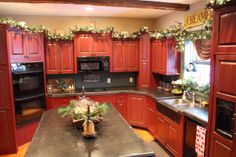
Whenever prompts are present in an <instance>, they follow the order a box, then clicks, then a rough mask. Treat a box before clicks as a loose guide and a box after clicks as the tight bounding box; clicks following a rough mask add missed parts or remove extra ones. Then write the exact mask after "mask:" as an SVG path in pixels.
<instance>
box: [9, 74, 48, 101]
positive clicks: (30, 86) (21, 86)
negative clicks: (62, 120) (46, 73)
mask: <svg viewBox="0 0 236 157" xmlns="http://www.w3.org/2000/svg"><path fill="white" fill-rule="evenodd" d="M12 77H13V90H14V98H15V99H21V98H25V97H31V96H35V95H41V94H44V77H43V72H36V73H18V74H13V76H12Z"/></svg>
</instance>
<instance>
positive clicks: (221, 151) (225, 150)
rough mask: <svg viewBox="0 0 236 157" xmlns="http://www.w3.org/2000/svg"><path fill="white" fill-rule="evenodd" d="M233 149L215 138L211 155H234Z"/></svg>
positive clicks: (230, 156) (220, 156) (229, 156)
mask: <svg viewBox="0 0 236 157" xmlns="http://www.w3.org/2000/svg"><path fill="white" fill-rule="evenodd" d="M232 152H233V151H232V149H231V148H230V147H228V146H227V145H225V144H224V143H222V142H221V141H219V140H218V139H217V138H213V139H212V142H211V150H210V157H222V156H223V157H234V156H235V154H234V155H233V154H232Z"/></svg>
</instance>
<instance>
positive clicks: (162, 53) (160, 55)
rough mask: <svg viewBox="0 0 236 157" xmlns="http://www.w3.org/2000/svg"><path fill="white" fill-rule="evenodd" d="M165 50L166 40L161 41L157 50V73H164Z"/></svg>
mask: <svg viewBox="0 0 236 157" xmlns="http://www.w3.org/2000/svg"><path fill="white" fill-rule="evenodd" d="M166 51H167V43H166V40H164V41H161V48H160V50H158V51H157V58H158V73H159V74H163V75H165V74H166V61H167V58H166Z"/></svg>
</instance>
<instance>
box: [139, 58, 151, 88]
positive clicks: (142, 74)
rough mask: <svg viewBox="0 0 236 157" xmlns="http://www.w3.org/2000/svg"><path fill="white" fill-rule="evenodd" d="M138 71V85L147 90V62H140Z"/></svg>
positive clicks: (148, 81) (148, 68)
mask: <svg viewBox="0 0 236 157" xmlns="http://www.w3.org/2000/svg"><path fill="white" fill-rule="evenodd" d="M140 68H141V69H140V71H139V74H138V84H139V87H141V88H148V87H150V82H151V81H150V77H151V76H150V75H151V74H150V73H151V72H150V64H149V61H142V62H140Z"/></svg>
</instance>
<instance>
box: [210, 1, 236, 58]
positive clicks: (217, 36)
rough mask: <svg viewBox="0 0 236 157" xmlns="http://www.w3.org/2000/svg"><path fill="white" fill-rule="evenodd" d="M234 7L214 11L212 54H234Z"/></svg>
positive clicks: (235, 8) (235, 47)
mask: <svg viewBox="0 0 236 157" xmlns="http://www.w3.org/2000/svg"><path fill="white" fill-rule="evenodd" d="M235 18H236V6H235V5H234V6H230V7H224V8H221V9H217V10H215V11H214V20H213V21H214V23H213V25H214V27H213V36H214V38H213V42H214V46H213V47H212V48H213V52H214V53H215V54H224V53H227V54H236V36H235V28H236V20H234V19H235Z"/></svg>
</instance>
